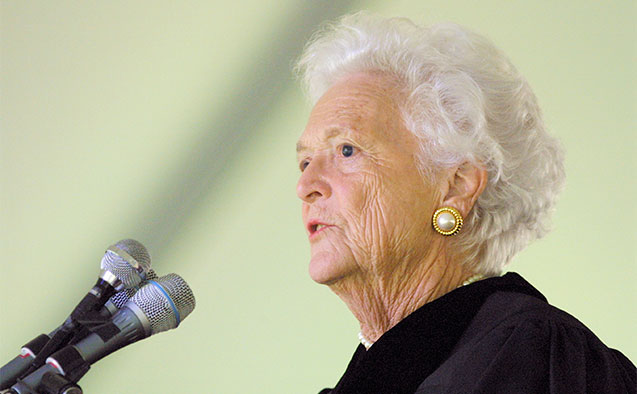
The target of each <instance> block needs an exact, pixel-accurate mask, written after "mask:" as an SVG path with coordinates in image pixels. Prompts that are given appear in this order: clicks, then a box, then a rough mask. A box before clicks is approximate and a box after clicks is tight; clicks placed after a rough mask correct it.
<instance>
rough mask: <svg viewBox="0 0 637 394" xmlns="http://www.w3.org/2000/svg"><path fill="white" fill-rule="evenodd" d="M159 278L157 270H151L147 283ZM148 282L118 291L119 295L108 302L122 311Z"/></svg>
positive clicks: (115, 295)
mask: <svg viewBox="0 0 637 394" xmlns="http://www.w3.org/2000/svg"><path fill="white" fill-rule="evenodd" d="M157 278H158V276H157V274H156V273H155V270H153V269H152V268H150V269H149V270H148V273H147V274H146V281H149V280H155V279H157ZM146 281H144V282H141V283H140V284H139V285H138V286H134V287H131V288H128V289H124V290H121V291H118V292H117V293H115V294H113V296H112V297H111V298H109V300H108V302H109V303H111V304H113V305H114V306H115V308H116V309H121V308H122V307H123V306H124V305H126V303H127V302H128V301H129V300H130V299H131V297H133V295H134V294H135V293H136V292H137V290H139V288H140V287H141V286H143V285H145V284H146ZM109 308H110V307H109ZM113 312H116V310H114V311H113Z"/></svg>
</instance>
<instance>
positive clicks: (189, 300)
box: [130, 274, 195, 335]
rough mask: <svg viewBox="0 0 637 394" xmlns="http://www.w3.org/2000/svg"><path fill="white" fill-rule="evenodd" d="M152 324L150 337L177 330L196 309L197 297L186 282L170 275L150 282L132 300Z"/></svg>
mask: <svg viewBox="0 0 637 394" xmlns="http://www.w3.org/2000/svg"><path fill="white" fill-rule="evenodd" d="M130 302H132V303H134V304H135V305H137V307H139V309H141V310H142V312H143V313H144V315H145V316H146V317H147V319H148V321H149V323H150V333H149V335H154V334H157V333H159V332H162V331H166V330H171V329H173V328H176V327H177V326H178V325H179V323H180V322H181V321H182V320H184V319H185V318H186V317H188V315H189V314H190V313H191V312H192V311H193V310H194V309H195V295H194V294H193V292H192V290H191V289H190V287H189V286H188V284H187V283H186V281H185V280H183V278H182V277H180V276H179V275H177V274H168V275H165V276H162V277H161V278H158V279H157V280H155V281H149V282H148V284H146V285H145V286H144V287H142V288H141V289H139V290H138V291H137V293H135V295H133V297H132V298H131V300H130Z"/></svg>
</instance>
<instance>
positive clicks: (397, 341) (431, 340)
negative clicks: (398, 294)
mask: <svg viewBox="0 0 637 394" xmlns="http://www.w3.org/2000/svg"><path fill="white" fill-rule="evenodd" d="M497 291H509V292H518V293H524V294H527V295H531V296H533V297H537V298H539V299H541V300H542V301H544V302H546V298H545V297H544V296H543V295H542V294H541V293H540V292H539V291H537V290H536V289H535V288H534V287H533V286H531V285H530V284H529V283H528V282H527V281H525V280H524V279H523V278H522V277H521V276H520V275H518V274H516V273H508V274H506V275H504V276H501V277H495V278H488V279H484V280H481V281H478V282H475V283H472V284H470V285H467V286H463V287H460V288H458V289H456V290H453V291H451V292H449V293H447V294H445V295H444V296H442V297H440V298H438V299H436V300H434V301H432V302H429V303H427V304H425V305H423V306H422V307H420V308H419V309H418V310H416V311H415V312H414V313H412V314H411V315H409V316H407V317H406V318H405V319H403V320H402V321H400V322H399V323H398V324H397V325H396V326H394V327H392V328H391V329H390V330H389V331H387V332H386V333H385V334H383V335H382V336H381V337H380V338H379V339H378V341H376V342H375V343H374V345H373V346H372V347H371V348H369V350H365V347H364V346H363V345H359V346H358V348H357V349H356V352H355V353H354V356H353V357H352V360H351V361H350V363H349V365H348V367H347V370H346V371H345V374H344V375H343V377H342V378H341V379H340V381H339V382H338V384H337V386H336V387H335V388H334V389H333V390H331V391H329V390H324V391H321V394H323V393H331V394H344V393H347V394H354V393H361V394H362V393H366V394H368V393H374V394H383V393H392V394H397V393H413V392H415V391H416V389H417V388H418V385H419V384H420V383H421V382H422V381H423V380H425V378H427V376H429V375H430V374H431V373H432V372H434V371H435V370H436V369H437V368H438V367H439V366H440V364H442V362H443V361H444V360H445V359H446V358H447V357H448V356H449V354H450V353H451V351H452V349H453V348H454V346H455V345H456V343H457V342H458V340H459V339H460V337H461V336H462V334H463V333H464V331H465V330H466V329H467V327H468V326H469V323H471V321H472V320H473V318H474V316H475V315H476V314H477V312H478V310H479V309H480V307H481V306H482V304H483V303H484V302H485V300H486V299H487V297H489V296H490V295H491V294H493V293H495V292H497Z"/></svg>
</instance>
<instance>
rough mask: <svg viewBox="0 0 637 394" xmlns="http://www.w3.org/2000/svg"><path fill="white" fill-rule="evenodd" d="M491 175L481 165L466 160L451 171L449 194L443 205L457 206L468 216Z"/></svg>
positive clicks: (448, 181)
mask: <svg viewBox="0 0 637 394" xmlns="http://www.w3.org/2000/svg"><path fill="white" fill-rule="evenodd" d="M488 179H489V176H488V174H487V171H486V170H485V169H484V168H483V167H482V166H480V165H476V164H473V163H469V162H465V163H462V164H461V165H460V166H458V167H456V169H455V171H450V172H449V176H448V179H447V185H445V186H447V187H448V189H447V194H446V195H445V196H444V198H443V201H442V202H441V203H442V206H451V207H454V208H456V209H457V210H458V211H460V213H461V214H462V216H463V217H467V215H468V214H469V212H471V209H472V208H473V206H474V205H475V203H476V201H477V200H478V197H480V194H482V192H483V191H484V188H485V187H486V186H487V181H488Z"/></svg>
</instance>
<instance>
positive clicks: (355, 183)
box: [297, 73, 484, 340]
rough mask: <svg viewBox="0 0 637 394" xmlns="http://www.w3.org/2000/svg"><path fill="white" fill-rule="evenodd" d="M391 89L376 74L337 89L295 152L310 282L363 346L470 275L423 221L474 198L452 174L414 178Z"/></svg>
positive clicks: (412, 150) (413, 146) (352, 78)
mask: <svg viewBox="0 0 637 394" xmlns="http://www.w3.org/2000/svg"><path fill="white" fill-rule="evenodd" d="M394 86H396V84H395V82H394V81H392V79H391V78H388V77H386V76H384V75H381V74H377V73H376V74H372V73H360V74H353V75H349V76H348V77H346V78H344V79H342V80H340V81H339V82H337V83H336V84H334V85H333V86H332V87H331V88H330V89H329V90H328V91H327V92H326V93H325V94H324V95H323V97H321V98H320V100H319V101H318V102H317V104H316V105H315V107H314V109H313V110H312V113H311V114H310V118H309V121H308V124H307V127H306V129H305V131H304V132H303V134H302V135H301V137H300V139H299V142H298V144H297V153H298V154H297V158H298V163H299V168H300V169H301V171H302V173H301V176H300V178H299V181H298V185H297V194H298V196H299V198H300V199H301V200H302V201H303V203H302V216H303V222H304V224H305V227H306V230H307V232H308V236H309V240H310V245H311V260H310V269H309V270H310V276H311V277H312V279H314V280H315V281H316V282H318V283H322V284H326V285H328V286H330V288H331V289H332V290H333V291H334V292H335V293H336V294H337V295H339V296H340V297H341V298H342V299H343V300H344V301H345V303H346V304H347V305H348V307H349V308H350V310H352V312H353V313H354V315H355V316H356V317H357V318H358V320H359V322H360V323H361V329H362V331H363V334H364V335H365V336H366V337H367V338H368V339H370V340H375V339H377V338H378V337H380V335H382V333H383V332H385V331H387V330H388V329H389V328H391V327H392V326H393V325H395V324H396V323H397V322H398V321H400V320H402V319H403V318H404V317H406V316H407V315H408V314H409V313H411V312H413V311H414V310H415V309H417V308H418V307H420V306H421V305H423V304H424V303H425V302H428V301H430V300H433V299H435V298H437V297H439V296H440V295H442V294H444V293H446V292H448V291H450V290H452V289H454V288H456V287H457V286H458V285H459V284H460V283H462V281H463V280H464V279H466V278H467V277H468V276H470V275H471V273H470V272H467V271H465V270H464V269H463V267H462V265H460V264H456V263H455V262H454V261H453V260H454V259H453V258H451V257H450V256H449V254H448V253H447V248H446V247H447V243H448V241H447V240H444V239H443V238H444V237H442V236H441V235H439V234H437V233H435V231H434V230H433V228H432V226H431V217H432V214H433V212H434V211H435V210H436V209H437V208H439V207H441V206H443V205H444V204H449V203H451V204H452V205H453V206H456V207H457V208H458V209H460V210H461V212H462V213H463V214H466V213H467V212H468V210H470V209H471V206H472V205H473V202H475V198H477V195H479V193H480V192H481V189H480V190H477V195H475V196H474V194H475V193H473V194H471V193H469V194H468V193H467V188H466V187H465V186H466V182H463V181H462V180H463V178H462V176H460V177H459V176H458V175H457V174H456V175H454V171H456V169H450V170H441V171H442V172H440V173H439V174H438V175H441V176H436V177H435V179H437V181H436V182H434V183H431V182H429V181H427V180H426V179H425V178H423V176H422V175H421V174H420V172H419V171H418V168H417V165H416V154H417V152H418V145H417V140H416V137H415V136H414V135H413V134H412V133H411V132H409V130H407V128H406V127H405V126H404V124H403V122H402V120H401V116H400V113H399V108H398V105H397V102H398V100H400V99H401V96H400V93H399V92H398V91H396V90H395V89H394ZM465 178H466V177H465ZM482 181H484V179H483V180H482ZM474 184H475V182H474ZM469 186H471V185H469ZM474 186H475V185H474ZM478 186H480V185H478ZM478 188H479V187H478ZM474 192H475V190H474ZM316 224H321V225H325V227H324V228H322V229H321V227H318V229H320V231H316V230H317V227H316Z"/></svg>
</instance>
